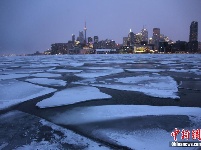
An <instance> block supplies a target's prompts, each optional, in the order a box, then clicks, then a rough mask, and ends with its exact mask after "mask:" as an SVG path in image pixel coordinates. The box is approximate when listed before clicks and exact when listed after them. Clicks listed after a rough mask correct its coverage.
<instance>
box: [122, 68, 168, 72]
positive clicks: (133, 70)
mask: <svg viewBox="0 0 201 150" xmlns="http://www.w3.org/2000/svg"><path fill="white" fill-rule="evenodd" d="M125 70H127V71H130V72H161V71H165V70H164V69H146V68H144V69H125Z"/></svg>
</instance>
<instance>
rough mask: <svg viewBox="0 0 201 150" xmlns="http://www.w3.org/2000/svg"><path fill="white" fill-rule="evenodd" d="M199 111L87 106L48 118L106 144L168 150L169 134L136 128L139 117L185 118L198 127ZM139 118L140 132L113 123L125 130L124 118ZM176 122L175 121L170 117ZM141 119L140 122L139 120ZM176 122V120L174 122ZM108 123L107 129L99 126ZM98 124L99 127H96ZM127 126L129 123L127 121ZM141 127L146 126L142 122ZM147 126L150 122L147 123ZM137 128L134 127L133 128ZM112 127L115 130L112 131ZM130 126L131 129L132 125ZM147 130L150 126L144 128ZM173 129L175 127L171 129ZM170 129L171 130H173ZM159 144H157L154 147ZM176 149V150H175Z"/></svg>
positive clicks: (138, 106)
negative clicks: (117, 121)
mask: <svg viewBox="0 0 201 150" xmlns="http://www.w3.org/2000/svg"><path fill="white" fill-rule="evenodd" d="M200 112H201V108H196V107H178V106H148V105H105V106H89V107H77V108H73V109H71V110H68V111H66V112H62V113H59V114H56V115H54V116H52V117H49V118H50V120H51V121H52V122H54V123H57V124H61V125H75V126H77V127H82V126H84V125H86V126H89V128H90V131H91V134H92V135H93V136H95V137H96V138H100V139H102V140H104V141H107V142H112V143H116V144H118V145H121V146H127V147H129V148H131V149H137V150H141V149H150V150H155V149H169V148H170V147H169V142H170V141H173V138H172V137H171V135H170V132H168V131H166V130H164V129H163V128H160V125H159V126H157V122H156V123H154V125H155V126H156V128H154V127H151V125H150V128H143V126H144V125H143V124H141V125H140V124H139V123H141V122H140V118H139V117H143V116H146V117H152V116H156V117H157V116H158V117H161V116H163V115H164V118H165V115H173V116H178V115H183V116H184V115H185V116H189V119H190V122H191V123H192V124H195V125H197V126H200V124H201V117H200ZM135 117H137V118H138V120H139V121H138V126H139V127H142V128H143V129H137V128H136V129H132V128H131V129H129V127H128V128H126V127H125V128H122V127H121V126H116V124H115V122H112V121H115V120H121V121H122V122H123V123H122V124H121V125H125V126H126V121H127V120H126V119H127V118H135ZM173 118H175V117H173ZM141 119H142V118H141ZM175 119H177V118H175ZM107 121H110V122H108V123H111V125H110V126H109V127H107V126H106V125H104V124H103V126H101V122H107ZM99 123H100V126H98V125H99ZM127 123H130V122H129V121H128V122H127ZM142 123H145V122H143V121H142ZM147 123H149V121H147ZM135 125H136V126H137V123H136V124H133V126H135ZM111 126H114V128H111ZM131 126H132V125H131ZM147 126H149V125H147ZM173 129H174V126H173ZM173 129H172V130H173ZM83 130H85V129H84V128H83ZM156 143H158V144H156ZM176 149H177V148H176Z"/></svg>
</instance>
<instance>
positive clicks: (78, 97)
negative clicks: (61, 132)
mask: <svg viewBox="0 0 201 150" xmlns="http://www.w3.org/2000/svg"><path fill="white" fill-rule="evenodd" d="M106 98H111V96H110V95H107V94H105V93H102V92H100V91H99V89H98V88H95V87H88V86H79V87H73V88H68V89H65V90H62V91H59V92H57V93H55V94H54V95H53V96H52V97H50V98H48V99H44V100H43V101H41V102H38V103H37V105H36V106H38V107H40V108H46V107H56V106H62V105H69V104H74V103H78V102H82V101H87V100H92V99H106Z"/></svg>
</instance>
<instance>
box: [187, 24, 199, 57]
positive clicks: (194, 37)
mask: <svg viewBox="0 0 201 150" xmlns="http://www.w3.org/2000/svg"><path fill="white" fill-rule="evenodd" d="M188 47H189V52H190V53H196V52H198V22H197V21H193V22H191V25H190V33H189V43H188Z"/></svg>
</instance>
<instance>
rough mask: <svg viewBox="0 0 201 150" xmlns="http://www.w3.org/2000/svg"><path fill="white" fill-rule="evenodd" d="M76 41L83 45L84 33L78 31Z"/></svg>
mask: <svg viewBox="0 0 201 150" xmlns="http://www.w3.org/2000/svg"><path fill="white" fill-rule="evenodd" d="M78 41H80V43H82V44H84V33H83V31H79V37H78Z"/></svg>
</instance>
